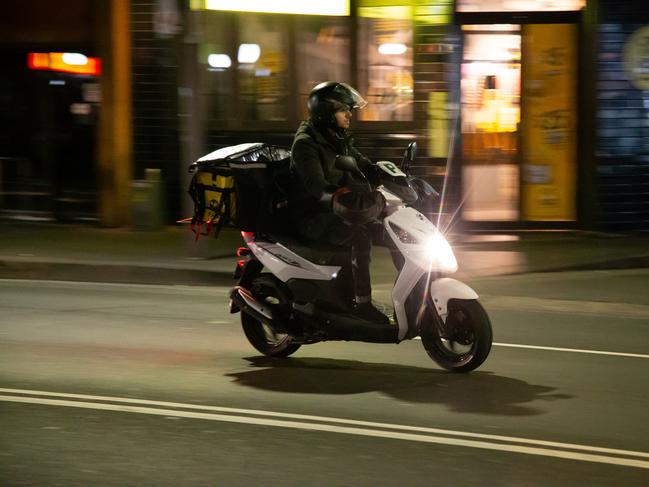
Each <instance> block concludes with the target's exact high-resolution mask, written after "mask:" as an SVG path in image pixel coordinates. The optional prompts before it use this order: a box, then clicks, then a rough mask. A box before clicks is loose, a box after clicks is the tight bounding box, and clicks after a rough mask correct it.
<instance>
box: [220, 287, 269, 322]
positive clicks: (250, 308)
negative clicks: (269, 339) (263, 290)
mask: <svg viewBox="0 0 649 487" xmlns="http://www.w3.org/2000/svg"><path fill="white" fill-rule="evenodd" d="M230 299H231V300H232V306H231V307H230V310H231V312H232V313H234V312H236V311H237V310H241V312H242V313H248V314H249V315H251V316H252V317H253V318H255V319H256V320H258V321H261V322H262V323H266V324H267V325H271V324H272V321H273V312H272V311H271V309H270V308H269V307H268V306H266V305H264V304H263V303H261V302H259V301H257V300H256V299H255V298H254V296H253V295H252V294H250V293H249V292H248V290H246V289H244V288H242V287H241V286H235V287H234V288H233V289H232V291H230Z"/></svg>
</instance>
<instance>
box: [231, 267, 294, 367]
mask: <svg viewBox="0 0 649 487" xmlns="http://www.w3.org/2000/svg"><path fill="white" fill-rule="evenodd" d="M250 291H251V293H252V295H253V296H254V297H255V299H257V300H258V301H261V302H263V303H264V304H266V305H267V306H270V308H271V309H273V311H274V313H275V314H277V315H279V316H282V315H283V314H285V310H284V309H283V308H286V307H287V306H289V302H290V300H289V294H288V290H286V289H285V288H284V284H283V283H282V282H281V281H280V280H279V279H277V278H276V277H274V276H272V275H270V274H260V275H259V276H257V277H255V278H254V279H253V280H252V283H251V285H250ZM241 326H242V327H243V332H244V334H245V335H246V338H247V339H248V341H249V342H250V344H251V345H252V346H253V347H255V349H257V351H259V352H261V353H263V354H264V355H266V356H268V357H278V358H279V357H288V356H289V355H291V354H292V353H294V352H295V351H296V350H297V349H298V348H300V345H299V344H296V343H293V342H292V338H291V336H290V335H287V334H285V333H278V332H277V331H276V330H274V329H273V328H272V327H271V326H269V325H267V324H265V323H262V322H261V321H259V320H257V319H256V318H254V317H252V316H250V315H249V314H247V313H245V312H242V313H241Z"/></svg>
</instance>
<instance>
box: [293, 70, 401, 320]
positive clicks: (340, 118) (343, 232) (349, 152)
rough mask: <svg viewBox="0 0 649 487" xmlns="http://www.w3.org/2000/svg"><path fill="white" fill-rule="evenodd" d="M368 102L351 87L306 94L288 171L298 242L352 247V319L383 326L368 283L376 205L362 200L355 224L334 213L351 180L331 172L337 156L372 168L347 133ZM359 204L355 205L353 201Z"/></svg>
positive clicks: (329, 85) (322, 87) (331, 85)
mask: <svg viewBox="0 0 649 487" xmlns="http://www.w3.org/2000/svg"><path fill="white" fill-rule="evenodd" d="M365 105H367V102H366V101H365V100H364V99H363V97H362V96H361V95H360V94H359V93H358V92H357V91H356V90H355V89H354V88H352V87H351V86H349V85H347V84H345V83H338V82H334V81H326V82H323V83H320V84H318V85H317V86H315V87H314V88H313V89H312V90H311V93H310V94H309V98H308V102H307V107H308V110H309V119H308V120H306V121H303V122H302V123H301V125H300V127H299V128H298V130H297V133H296V134H295V138H294V141H293V146H292V148H291V169H292V172H293V174H294V176H295V178H294V179H295V180H296V181H295V187H294V188H293V189H294V191H293V204H292V206H293V211H292V213H293V219H294V220H295V222H296V224H297V228H298V232H299V233H300V234H301V235H302V237H304V238H306V239H308V240H309V241H312V242H319V243H328V244H331V245H335V246H351V253H352V273H353V278H354V292H355V302H356V305H355V308H354V311H353V314H354V315H355V316H358V317H360V318H363V319H366V320H368V321H372V322H375V323H385V322H387V321H388V320H387V317H386V316H385V315H384V314H383V313H381V312H380V311H379V310H377V309H376V308H375V307H374V305H373V304H372V288H371V283H370V249H371V245H372V241H371V237H370V233H369V230H368V227H367V225H365V224H362V223H359V222H362V221H363V220H370V219H371V218H372V217H373V216H377V215H378V213H380V210H381V209H382V207H379V206H380V203H381V202H379V201H377V202H376V203H377V204H374V201H373V200H372V196H369V193H368V194H367V195H361V196H363V197H364V200H363V201H364V203H363V204H364V205H365V206H364V208H365V210H361V217H360V219H359V220H358V221H357V223H358V224H351V223H350V222H349V219H346V220H344V219H343V218H341V217H340V216H339V215H338V214H336V213H334V212H333V206H334V204H336V203H337V207H340V200H341V195H342V194H343V192H344V191H345V190H344V189H342V188H344V187H345V186H346V185H349V183H350V180H351V179H352V178H351V176H350V174H349V173H347V172H345V171H342V170H340V169H338V168H337V167H336V166H335V161H336V158H337V157H338V156H339V155H344V156H353V157H354V158H355V159H356V162H357V164H358V166H359V167H360V168H361V169H363V168H364V167H366V166H367V165H369V164H372V162H371V161H370V160H369V159H368V158H367V157H365V156H363V155H362V154H361V153H360V152H359V151H358V150H357V149H356V148H355V147H354V146H353V140H352V138H351V137H350V135H349V133H348V132H347V129H348V128H349V125H350V122H351V118H352V110H354V109H356V108H363V107H364V106H365ZM357 201H358V200H357Z"/></svg>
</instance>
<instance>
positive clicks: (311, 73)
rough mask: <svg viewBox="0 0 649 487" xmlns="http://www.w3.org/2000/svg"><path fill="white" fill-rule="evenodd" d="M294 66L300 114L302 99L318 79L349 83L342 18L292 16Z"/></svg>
mask: <svg viewBox="0 0 649 487" xmlns="http://www.w3.org/2000/svg"><path fill="white" fill-rule="evenodd" d="M295 26H296V29H295V35H296V39H297V45H296V55H297V59H296V63H295V65H296V68H297V76H298V89H299V92H300V100H299V107H298V108H299V111H300V118H306V115H307V111H306V100H307V97H308V95H309V92H310V91H311V89H312V88H313V87H314V86H315V85H316V84H318V83H320V82H321V81H328V80H332V81H340V82H347V83H350V82H351V80H350V69H349V64H350V62H349V57H350V56H349V51H350V42H349V29H348V27H347V26H348V23H347V22H346V21H345V20H344V19H339V18H331V17H299V18H296V23H295Z"/></svg>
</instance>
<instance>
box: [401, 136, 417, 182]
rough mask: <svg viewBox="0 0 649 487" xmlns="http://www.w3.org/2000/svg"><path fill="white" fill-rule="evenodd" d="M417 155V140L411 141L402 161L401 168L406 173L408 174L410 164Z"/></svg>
mask: <svg viewBox="0 0 649 487" xmlns="http://www.w3.org/2000/svg"><path fill="white" fill-rule="evenodd" d="M415 157H417V142H410V144H408V148H407V149H406V151H405V152H404V153H403V160H402V161H401V170H402V171H403V172H405V173H406V174H408V171H409V170H410V165H411V164H412V161H414V160H415Z"/></svg>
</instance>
